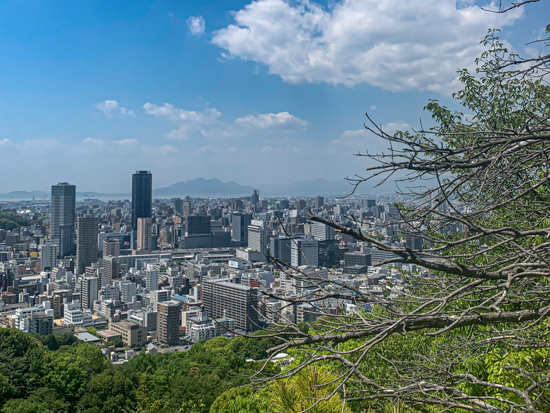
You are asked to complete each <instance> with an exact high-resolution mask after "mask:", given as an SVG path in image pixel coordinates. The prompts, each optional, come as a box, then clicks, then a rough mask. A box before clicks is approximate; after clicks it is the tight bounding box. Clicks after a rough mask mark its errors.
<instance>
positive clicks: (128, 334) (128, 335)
mask: <svg viewBox="0 0 550 413" xmlns="http://www.w3.org/2000/svg"><path fill="white" fill-rule="evenodd" d="M109 330H111V331H113V332H114V333H116V334H120V337H121V339H122V342H123V343H124V344H126V345H127V346H128V347H143V346H144V345H145V343H147V327H144V326H141V325H139V324H138V323H135V322H133V321H129V320H121V321H111V322H110V323H109Z"/></svg>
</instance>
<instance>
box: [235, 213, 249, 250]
mask: <svg viewBox="0 0 550 413" xmlns="http://www.w3.org/2000/svg"><path fill="white" fill-rule="evenodd" d="M251 222H252V214H243V213H235V214H233V220H232V221H231V227H232V233H233V235H232V237H233V241H237V242H240V243H241V245H244V246H246V245H248V226H249V225H250V223H251Z"/></svg>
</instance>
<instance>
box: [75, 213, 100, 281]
mask: <svg viewBox="0 0 550 413" xmlns="http://www.w3.org/2000/svg"><path fill="white" fill-rule="evenodd" d="M98 225H99V221H98V219H97V217H94V216H92V215H84V216H80V217H78V219H77V225H76V268H77V269H78V274H84V272H85V270H86V267H89V266H90V265H92V264H93V263H96V262H97V259H98V257H97V252H98V251H97V232H98V231H97V230H98Z"/></svg>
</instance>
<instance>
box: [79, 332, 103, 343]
mask: <svg viewBox="0 0 550 413" xmlns="http://www.w3.org/2000/svg"><path fill="white" fill-rule="evenodd" d="M74 336H75V337H76V338H78V339H79V340H80V341H84V342H86V343H97V342H98V341H100V340H99V338H98V337H96V336H94V335H93V334H90V333H75V335H74Z"/></svg>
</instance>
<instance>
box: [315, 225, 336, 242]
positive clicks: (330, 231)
mask: <svg viewBox="0 0 550 413" xmlns="http://www.w3.org/2000/svg"><path fill="white" fill-rule="evenodd" d="M309 225H310V228H311V229H310V234H311V236H312V237H313V238H315V239H316V240H318V241H325V240H333V239H334V238H335V236H336V230H335V229H334V228H332V227H330V226H328V225H325V224H323V223H321V222H316V221H311V223H310V224H309Z"/></svg>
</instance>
